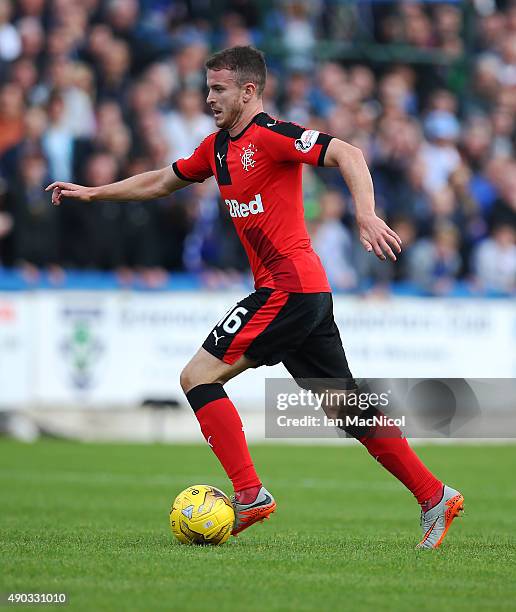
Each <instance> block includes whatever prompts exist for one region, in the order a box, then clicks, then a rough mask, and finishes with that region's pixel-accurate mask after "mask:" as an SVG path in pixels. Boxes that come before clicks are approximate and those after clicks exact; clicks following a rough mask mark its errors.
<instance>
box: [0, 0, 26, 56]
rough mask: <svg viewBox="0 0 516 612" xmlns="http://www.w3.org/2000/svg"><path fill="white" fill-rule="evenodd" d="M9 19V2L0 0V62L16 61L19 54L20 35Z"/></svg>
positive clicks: (10, 13)
mask: <svg viewBox="0 0 516 612" xmlns="http://www.w3.org/2000/svg"><path fill="white" fill-rule="evenodd" d="M11 17H12V4H11V0H0V60H2V61H4V62H10V61H12V60H14V59H16V58H17V57H18V56H19V55H20V52H21V39H20V34H19V33H18V30H17V29H16V28H15V27H14V26H13V24H12V23H10V19H11Z"/></svg>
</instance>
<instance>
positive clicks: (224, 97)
mask: <svg viewBox="0 0 516 612" xmlns="http://www.w3.org/2000/svg"><path fill="white" fill-rule="evenodd" d="M207 84H208V89H209V93H208V97H207V98H206V102H207V103H208V105H209V107H210V108H211V111H212V113H213V116H214V117H215V124H216V126H217V127H218V128H220V129H223V130H228V129H230V128H231V127H232V126H233V125H235V123H237V121H238V120H239V119H240V117H241V115H242V111H243V110H244V102H243V96H244V92H245V90H244V88H243V87H240V86H239V85H237V83H236V81H235V77H234V73H233V72H231V70H227V69H224V70H208V73H207Z"/></svg>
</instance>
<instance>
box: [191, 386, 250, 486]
mask: <svg viewBox="0 0 516 612" xmlns="http://www.w3.org/2000/svg"><path fill="white" fill-rule="evenodd" d="M186 397H187V399H188V401H189V402H190V405H191V406H192V408H193V409H194V412H195V416H196V417H197V420H198V421H199V424H200V426H201V431H202V434H203V436H204V438H205V439H206V442H208V444H209V445H210V446H211V448H212V450H213V452H214V453H215V454H216V455H217V458H218V460H219V461H220V463H221V464H222V467H223V468H224V470H225V471H226V474H227V475H228V477H229V478H230V479H231V482H232V483H233V487H234V489H235V491H242V490H243V489H248V488H250V487H259V486H261V482H260V479H259V478H258V475H257V474H256V471H255V469H254V465H253V461H252V459H251V455H250V454H249V449H248V448H247V441H246V439H245V434H244V429H243V427H242V421H241V420H240V416H239V414H238V412H237V410H236V408H235V406H234V405H233V402H232V401H231V400H230V399H229V398H228V396H227V395H226V392H225V391H224V389H223V387H222V385H221V384H218V383H214V384H207V385H198V386H197V387H194V388H193V389H191V390H190V391H189V392H188V393H187V394H186Z"/></svg>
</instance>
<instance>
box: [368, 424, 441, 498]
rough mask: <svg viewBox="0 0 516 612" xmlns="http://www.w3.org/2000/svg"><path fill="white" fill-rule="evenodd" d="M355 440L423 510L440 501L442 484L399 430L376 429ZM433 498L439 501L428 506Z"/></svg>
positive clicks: (385, 427) (392, 426)
mask: <svg viewBox="0 0 516 612" xmlns="http://www.w3.org/2000/svg"><path fill="white" fill-rule="evenodd" d="M382 416H383V415H382ZM358 440H359V441H360V442H361V443H362V444H363V445H364V446H365V447H366V448H367V450H368V451H369V453H370V454H371V455H372V456H373V457H374V458H375V459H376V460H377V461H378V462H379V463H381V464H382V465H383V467H384V468H385V469H386V470H388V471H389V472H390V473H391V474H392V475H393V476H395V477H396V478H397V479H398V480H399V481H400V482H402V483H403V484H404V485H405V486H406V487H407V489H409V491H411V492H412V494H413V495H414V497H415V498H416V499H417V501H418V503H419V504H421V505H423V504H425V507H424V509H425V510H428V509H430V508H431V507H433V506H434V505H435V503H438V502H439V501H440V499H441V493H442V488H443V483H442V482H441V481H440V480H438V479H437V478H436V477H435V476H434V475H433V474H432V472H430V470H429V469H428V468H427V467H426V466H425V465H424V463H423V462H422V461H421V459H420V458H419V457H418V456H417V455H416V453H415V452H414V451H413V450H412V449H411V448H410V446H409V444H408V442H407V440H406V439H405V438H403V432H402V431H401V429H400V428H399V427H397V426H396V425H389V426H384V427H379V426H377V427H376V429H375V430H374V431H373V432H371V434H369V436H362V437H360V438H358ZM437 497H438V498H439V499H437V501H436V502H435V503H432V501H433V500H435V499H436V498H437ZM429 504H430V505H429Z"/></svg>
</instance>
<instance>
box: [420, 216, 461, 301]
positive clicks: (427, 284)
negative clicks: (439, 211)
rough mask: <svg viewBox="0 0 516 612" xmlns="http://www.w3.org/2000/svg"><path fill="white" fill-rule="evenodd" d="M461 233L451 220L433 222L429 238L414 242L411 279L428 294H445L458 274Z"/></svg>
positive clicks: (459, 268)
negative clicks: (435, 224)
mask: <svg viewBox="0 0 516 612" xmlns="http://www.w3.org/2000/svg"><path fill="white" fill-rule="evenodd" d="M459 247H460V235H459V231H458V229H457V228H456V227H455V226H454V225H452V224H451V223H446V222H445V223H440V224H438V225H437V226H436V228H435V230H434V232H433V235H432V239H429V238H424V239H421V240H419V241H418V242H416V244H415V245H414V247H413V249H412V252H411V257H410V261H409V268H410V272H409V274H410V280H411V281H412V282H413V283H415V284H416V285H417V286H418V287H420V288H422V289H424V290H425V291H427V292H428V293H429V294H430V295H446V294H447V293H449V292H450V290H451V289H452V288H453V285H454V282H455V281H456V280H457V278H458V277H459V272H460V270H461V266H462V258H461V256H460V252H459Z"/></svg>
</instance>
